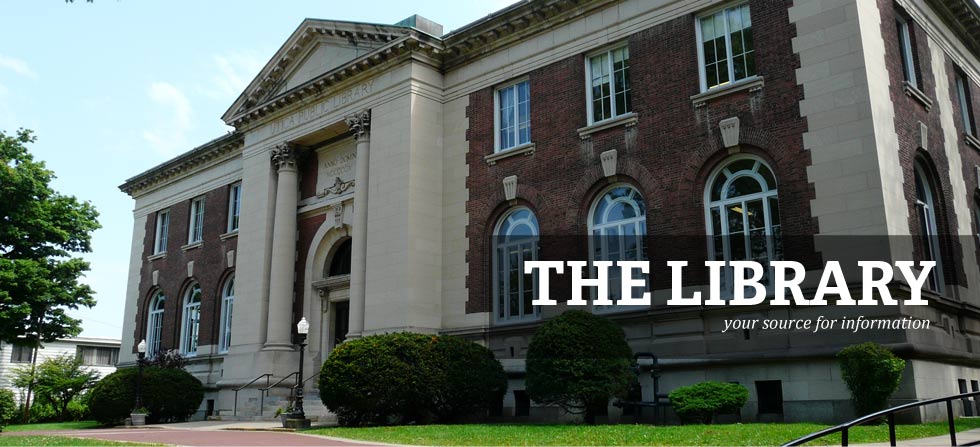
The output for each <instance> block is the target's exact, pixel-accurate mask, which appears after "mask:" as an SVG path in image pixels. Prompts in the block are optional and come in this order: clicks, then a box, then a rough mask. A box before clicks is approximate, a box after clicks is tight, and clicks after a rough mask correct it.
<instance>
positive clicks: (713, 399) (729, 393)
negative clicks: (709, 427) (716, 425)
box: [669, 382, 749, 424]
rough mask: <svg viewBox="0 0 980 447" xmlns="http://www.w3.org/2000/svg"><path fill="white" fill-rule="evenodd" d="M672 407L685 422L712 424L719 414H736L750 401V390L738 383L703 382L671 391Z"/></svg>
mask: <svg viewBox="0 0 980 447" xmlns="http://www.w3.org/2000/svg"><path fill="white" fill-rule="evenodd" d="M669 398H670V405H671V407H673V408H674V412H675V413H677V416H678V417H680V418H681V421H683V422H693V423H697V424H710V423H711V418H712V417H713V416H714V415H715V414H718V413H735V412H737V411H738V410H739V409H740V408H742V405H745V401H747V400H748V399H749V390H748V389H747V388H745V387H744V386H742V385H739V384H737V383H722V382H701V383H697V384H694V385H690V386H682V387H680V388H677V389H675V390H674V391H671V393H670V396H669Z"/></svg>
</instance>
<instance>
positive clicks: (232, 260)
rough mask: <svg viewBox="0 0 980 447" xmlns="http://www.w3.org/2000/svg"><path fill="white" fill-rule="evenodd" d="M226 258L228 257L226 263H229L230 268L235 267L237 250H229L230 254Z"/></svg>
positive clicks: (226, 254)
mask: <svg viewBox="0 0 980 447" xmlns="http://www.w3.org/2000/svg"><path fill="white" fill-rule="evenodd" d="M225 257H226V261H228V268H232V267H234V266H235V250H228V253H225Z"/></svg>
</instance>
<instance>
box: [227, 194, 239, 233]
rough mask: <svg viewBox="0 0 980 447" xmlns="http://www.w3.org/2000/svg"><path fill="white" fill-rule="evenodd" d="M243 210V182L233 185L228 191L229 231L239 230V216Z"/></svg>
mask: <svg viewBox="0 0 980 447" xmlns="http://www.w3.org/2000/svg"><path fill="white" fill-rule="evenodd" d="M241 211H242V184H241V183H235V184H234V185H231V190H230V191H229V193H228V232H229V233H231V232H233V231H238V218H239V216H240V215H241Z"/></svg>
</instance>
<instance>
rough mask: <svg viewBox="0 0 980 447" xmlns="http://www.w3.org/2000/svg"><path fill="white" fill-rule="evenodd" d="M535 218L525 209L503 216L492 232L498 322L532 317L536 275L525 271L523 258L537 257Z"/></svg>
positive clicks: (535, 315) (495, 303)
mask: <svg viewBox="0 0 980 447" xmlns="http://www.w3.org/2000/svg"><path fill="white" fill-rule="evenodd" d="M538 236H539V232H538V220H537V218H535V217H534V213H533V212H531V210H529V209H527V208H517V209H515V210H512V211H511V212H509V213H508V214H507V215H505V216H504V217H503V218H502V219H501V220H500V223H499V224H497V230H496V231H494V238H493V243H494V261H493V262H494V264H493V265H494V269H493V272H494V297H495V298H494V307H495V314H496V316H497V320H498V321H520V320H528V319H535V318H537V317H538V313H537V310H536V309H535V308H534V306H532V305H531V301H533V300H534V298H535V297H536V296H537V287H536V285H537V278H536V275H537V273H535V274H526V273H524V261H534V260H537V259H538Z"/></svg>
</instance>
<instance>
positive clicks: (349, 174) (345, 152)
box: [316, 142, 357, 198]
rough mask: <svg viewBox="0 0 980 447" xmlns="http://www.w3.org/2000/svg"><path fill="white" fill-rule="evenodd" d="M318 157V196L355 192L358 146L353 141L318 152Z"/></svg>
mask: <svg viewBox="0 0 980 447" xmlns="http://www.w3.org/2000/svg"><path fill="white" fill-rule="evenodd" d="M317 158H318V159H319V167H318V171H317V176H316V196H317V197H319V198H324V197H340V196H345V195H348V194H352V193H353V192H354V173H355V172H356V171H355V165H356V161H357V146H356V145H354V144H353V142H350V143H349V144H344V145H342V146H331V147H329V148H326V149H324V150H322V151H320V152H318V153H317Z"/></svg>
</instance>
